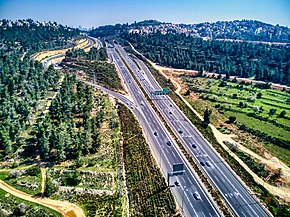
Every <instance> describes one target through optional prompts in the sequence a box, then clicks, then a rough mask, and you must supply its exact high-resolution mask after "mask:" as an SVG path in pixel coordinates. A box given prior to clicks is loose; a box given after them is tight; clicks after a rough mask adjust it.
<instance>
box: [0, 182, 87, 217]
mask: <svg viewBox="0 0 290 217" xmlns="http://www.w3.org/2000/svg"><path fill="white" fill-rule="evenodd" d="M0 188H1V189H3V190H4V191H6V192H8V193H9V194H12V195H14V196H16V197H19V198H21V199H23V200H27V201H30V202H33V203H37V204H41V205H43V206H46V207H48V208H51V209H53V210H55V211H57V212H59V213H61V214H62V215H63V216H65V217H85V213H84V211H83V210H82V209H81V208H80V207H79V206H77V205H75V204H72V203H69V202H64V201H57V200H51V199H48V198H37V197H34V196H32V195H29V194H26V193H24V192H22V191H19V190H17V189H15V188H13V187H12V186H10V185H8V184H7V183H5V182H3V181H2V180H0Z"/></svg>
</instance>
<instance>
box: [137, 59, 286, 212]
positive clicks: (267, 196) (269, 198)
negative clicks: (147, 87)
mask: <svg viewBox="0 0 290 217" xmlns="http://www.w3.org/2000/svg"><path fill="white" fill-rule="evenodd" d="M139 57H140V56H139ZM145 61H146V60H145ZM146 64H147V67H148V68H149V69H150V71H151V72H152V74H153V76H154V77H155V79H156V80H157V81H158V82H159V84H160V85H161V86H162V87H167V88H169V89H170V90H171V91H172V95H171V98H172V99H173V100H174V102H175V103H176V104H177V105H178V106H179V108H180V109H181V110H182V111H183V112H184V114H185V115H186V116H187V117H188V118H189V120H190V121H191V122H192V123H193V124H194V125H195V126H196V127H197V129H198V130H199V131H200V132H201V133H202V135H203V136H204V137H205V138H206V139H207V140H208V141H209V142H210V143H211V144H212V145H213V147H214V148H215V149H216V150H217V151H218V152H219V154H220V155H221V156H222V157H223V158H224V159H225V160H226V161H227V162H228V163H229V165H230V166H231V167H232V169H233V170H234V171H235V172H236V173H237V174H238V175H239V176H240V177H241V179H242V180H243V181H244V182H245V183H246V184H247V186H249V187H250V188H251V190H252V191H254V192H255V193H256V196H257V197H258V198H259V199H260V201H262V202H263V203H265V204H266V206H267V208H268V209H269V210H270V212H271V213H272V214H273V215H274V216H277V217H278V216H279V217H280V216H285V217H286V216H288V215H290V213H289V212H290V207H289V205H287V204H281V203H279V201H278V200H277V199H276V198H275V196H274V195H272V194H271V193H269V192H268V190H267V189H265V188H264V187H263V186H262V185H259V184H257V183H256V182H255V180H254V179H253V177H252V176H251V175H250V174H249V173H248V172H247V171H246V170H245V169H244V168H243V167H242V166H241V165H240V164H239V163H238V162H237V161H236V160H235V159H234V158H233V157H232V156H230V155H229V154H228V152H226V151H224V149H223V147H222V146H221V145H220V144H219V143H218V142H217V140H216V138H215V136H214V134H213V132H212V130H211V129H210V128H209V127H207V126H206V125H204V123H203V122H202V121H201V120H200V119H199V117H197V116H196V114H195V113H194V112H193V111H192V110H190V108H189V107H188V106H187V105H186V104H185V103H184V102H183V101H182V100H181V99H180V97H179V96H178V95H177V94H176V93H175V92H174V89H175V88H174V85H173V84H172V83H171V81H170V80H168V79H166V78H164V77H163V76H162V75H161V74H159V72H158V71H157V70H155V69H154V68H153V67H152V66H151V65H150V64H149V63H146ZM255 166H256V167H258V168H260V167H259V166H257V165H255Z"/></svg>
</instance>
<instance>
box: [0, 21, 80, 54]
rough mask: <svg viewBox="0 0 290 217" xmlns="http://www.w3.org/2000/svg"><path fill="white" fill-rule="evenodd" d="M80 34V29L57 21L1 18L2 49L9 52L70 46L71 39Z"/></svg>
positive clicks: (0, 45)
mask: <svg viewBox="0 0 290 217" xmlns="http://www.w3.org/2000/svg"><path fill="white" fill-rule="evenodd" d="M79 34H80V30H78V29H76V28H71V27H68V26H63V25H61V24H58V23H56V22H38V21H34V20H32V19H25V20H15V21H12V20H7V19H2V20H0V50H1V51H4V52H7V51H9V50H10V49H12V48H13V49H18V50H21V52H24V51H28V50H29V51H30V52H33V51H34V52H36V51H41V50H44V49H52V48H54V49H55V48H56V47H65V46H69V39H72V38H74V37H76V36H78V35H79Z"/></svg>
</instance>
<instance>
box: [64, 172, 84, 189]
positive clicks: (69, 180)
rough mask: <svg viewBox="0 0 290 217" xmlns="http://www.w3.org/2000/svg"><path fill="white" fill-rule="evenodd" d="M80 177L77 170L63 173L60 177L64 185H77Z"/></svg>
mask: <svg viewBox="0 0 290 217" xmlns="http://www.w3.org/2000/svg"><path fill="white" fill-rule="evenodd" d="M81 180H82V178H81V176H80V173H79V172H78V171H75V172H72V173H71V172H68V173H65V175H64V176H63V178H62V184H63V185H64V186H77V185H78V184H80V182H81Z"/></svg>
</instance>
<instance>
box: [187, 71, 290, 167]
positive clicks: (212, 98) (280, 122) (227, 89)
mask: <svg viewBox="0 0 290 217" xmlns="http://www.w3.org/2000/svg"><path fill="white" fill-rule="evenodd" d="M183 80H184V82H185V83H186V84H187V85H188V87H189V89H190V90H191V92H193V93H194V94H195V93H197V94H198V97H199V98H200V99H194V100H193V99H192V97H190V96H188V97H187V99H188V100H189V101H190V102H191V103H192V105H193V106H194V108H195V109H197V110H198V112H200V113H203V111H204V109H205V106H204V102H207V103H208V104H209V105H210V106H212V107H213V108H214V109H213V110H214V111H213V112H214V114H216V115H213V123H214V124H215V125H218V124H221V121H223V122H229V120H228V118H229V117H235V118H236V120H234V119H235V118H233V119H232V120H234V122H235V124H236V126H238V128H239V129H240V130H244V131H246V132H249V133H251V134H253V135H255V136H257V137H258V138H261V139H263V141H264V142H267V144H268V143H269V144H272V146H270V145H269V144H268V145H267V146H266V148H267V149H269V150H270V151H271V152H272V153H273V154H274V155H275V156H277V157H280V158H281V159H282V160H283V161H284V162H285V163H287V164H290V158H289V156H290V94H289V93H287V92H282V91H278V90H272V89H260V88H257V87H255V86H253V85H250V84H243V83H235V82H228V81H220V80H215V79H209V78H192V77H190V76H183ZM222 130H224V129H222ZM273 145H274V146H273ZM280 153H287V154H286V155H280Z"/></svg>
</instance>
